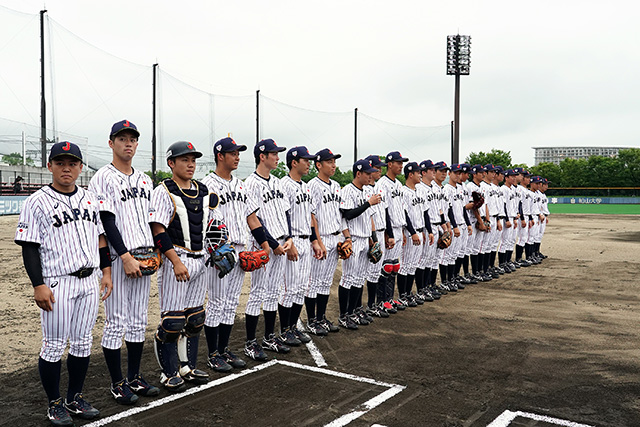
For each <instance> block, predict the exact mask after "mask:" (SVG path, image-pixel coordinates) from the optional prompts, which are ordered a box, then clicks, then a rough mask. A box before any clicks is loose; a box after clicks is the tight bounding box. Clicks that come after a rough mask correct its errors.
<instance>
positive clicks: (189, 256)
mask: <svg viewBox="0 0 640 427" xmlns="http://www.w3.org/2000/svg"><path fill="white" fill-rule="evenodd" d="M202 257H204V254H192V253H187V258H195V259H198V258H202Z"/></svg>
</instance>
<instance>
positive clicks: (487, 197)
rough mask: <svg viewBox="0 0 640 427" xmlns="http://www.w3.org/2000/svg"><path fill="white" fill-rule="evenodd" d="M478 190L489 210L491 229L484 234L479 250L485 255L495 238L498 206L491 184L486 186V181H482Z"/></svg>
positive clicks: (489, 250)
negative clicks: (480, 191)
mask: <svg viewBox="0 0 640 427" xmlns="http://www.w3.org/2000/svg"><path fill="white" fill-rule="evenodd" d="M480 189H481V190H482V195H483V196H484V203H485V204H486V205H487V207H488V208H489V218H487V219H488V220H489V223H490V224H491V229H490V230H489V231H488V232H487V233H485V234H486V236H485V237H484V240H483V241H482V248H481V250H480V252H481V253H483V254H487V253H489V252H491V247H492V245H493V241H494V239H495V236H496V231H497V227H496V222H497V219H496V216H495V215H498V204H497V203H496V197H495V194H494V192H493V189H492V187H491V184H488V183H487V182H486V181H482V182H481V183H480Z"/></svg>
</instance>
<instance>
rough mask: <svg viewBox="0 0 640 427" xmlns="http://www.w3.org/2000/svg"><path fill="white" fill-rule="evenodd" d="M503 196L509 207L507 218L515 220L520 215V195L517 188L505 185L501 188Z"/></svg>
mask: <svg viewBox="0 0 640 427" xmlns="http://www.w3.org/2000/svg"><path fill="white" fill-rule="evenodd" d="M501 190H502V195H503V197H504V199H505V203H506V205H507V217H508V218H509V219H511V218H514V217H515V216H516V215H518V200H519V197H518V193H517V191H516V187H515V186H514V185H512V186H511V187H509V186H507V185H503V186H502V187H501Z"/></svg>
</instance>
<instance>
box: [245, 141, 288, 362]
mask: <svg viewBox="0 0 640 427" xmlns="http://www.w3.org/2000/svg"><path fill="white" fill-rule="evenodd" d="M285 150H286V148H284V147H278V146H277V145H276V142H275V141H274V140H273V139H263V140H261V141H260V142H258V143H257V144H256V146H255V147H254V149H253V156H254V158H255V161H256V170H255V172H253V173H252V174H251V175H249V176H248V177H247V179H245V181H244V184H245V187H246V190H247V197H248V201H249V203H250V205H251V206H252V208H251V210H259V211H260V212H258V217H259V218H260V220H261V222H262V223H263V227H264V228H265V229H266V231H267V232H268V233H269V235H270V236H272V238H271V239H270V241H269V245H270V247H271V249H273V253H274V254H275V255H276V256H274V257H272V259H271V260H270V261H269V262H268V263H267V264H266V265H265V267H264V268H260V269H258V270H255V271H253V272H251V290H250V292H249V300H248V301H247V307H246V311H245V314H246V328H247V341H246V343H245V349H244V352H245V354H246V355H247V356H249V357H251V358H252V359H254V360H266V357H263V355H264V353H263V352H262V348H263V347H264V349H266V350H270V351H274V352H276V353H288V352H289V351H291V348H290V347H289V345H293V344H294V343H293V342H292V341H291V340H289V341H288V338H290V337H287V336H286V335H285V336H282V335H280V334H278V335H276V334H275V332H274V330H275V324H276V309H277V308H278V297H279V295H280V292H281V288H282V287H283V286H284V265H285V261H286V259H287V257H291V258H297V256H298V251H297V248H296V247H295V245H294V244H293V239H292V237H291V226H290V222H289V209H290V207H289V200H288V199H287V198H285V196H284V193H283V192H282V186H281V183H280V180H279V179H278V178H276V177H274V176H272V175H271V171H272V170H274V169H276V168H277V167H278V161H279V157H278V153H280V152H282V151H285ZM251 246H252V247H253V248H254V249H260V247H261V246H260V244H259V242H258V241H257V240H256V239H255V238H254V239H253V242H252V244H251ZM285 254H286V255H287V256H286V257H285V256H284V255H285ZM261 308H262V311H263V314H264V338H263V339H262V346H260V345H259V344H258V343H257V341H256V336H255V335H256V329H257V326H258V318H259V315H260V309H261ZM287 341H288V345H287Z"/></svg>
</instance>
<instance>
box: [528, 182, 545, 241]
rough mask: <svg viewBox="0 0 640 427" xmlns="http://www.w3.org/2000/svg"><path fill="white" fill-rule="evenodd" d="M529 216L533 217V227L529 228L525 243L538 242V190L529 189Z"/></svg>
mask: <svg viewBox="0 0 640 427" xmlns="http://www.w3.org/2000/svg"><path fill="white" fill-rule="evenodd" d="M529 192H530V193H531V216H532V217H533V227H531V228H530V229H529V238H528V240H527V243H530V244H532V243H539V242H538V240H539V236H538V235H539V234H540V212H541V211H540V199H541V197H540V195H541V194H542V193H540V191H538V190H536V191H531V190H529Z"/></svg>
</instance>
